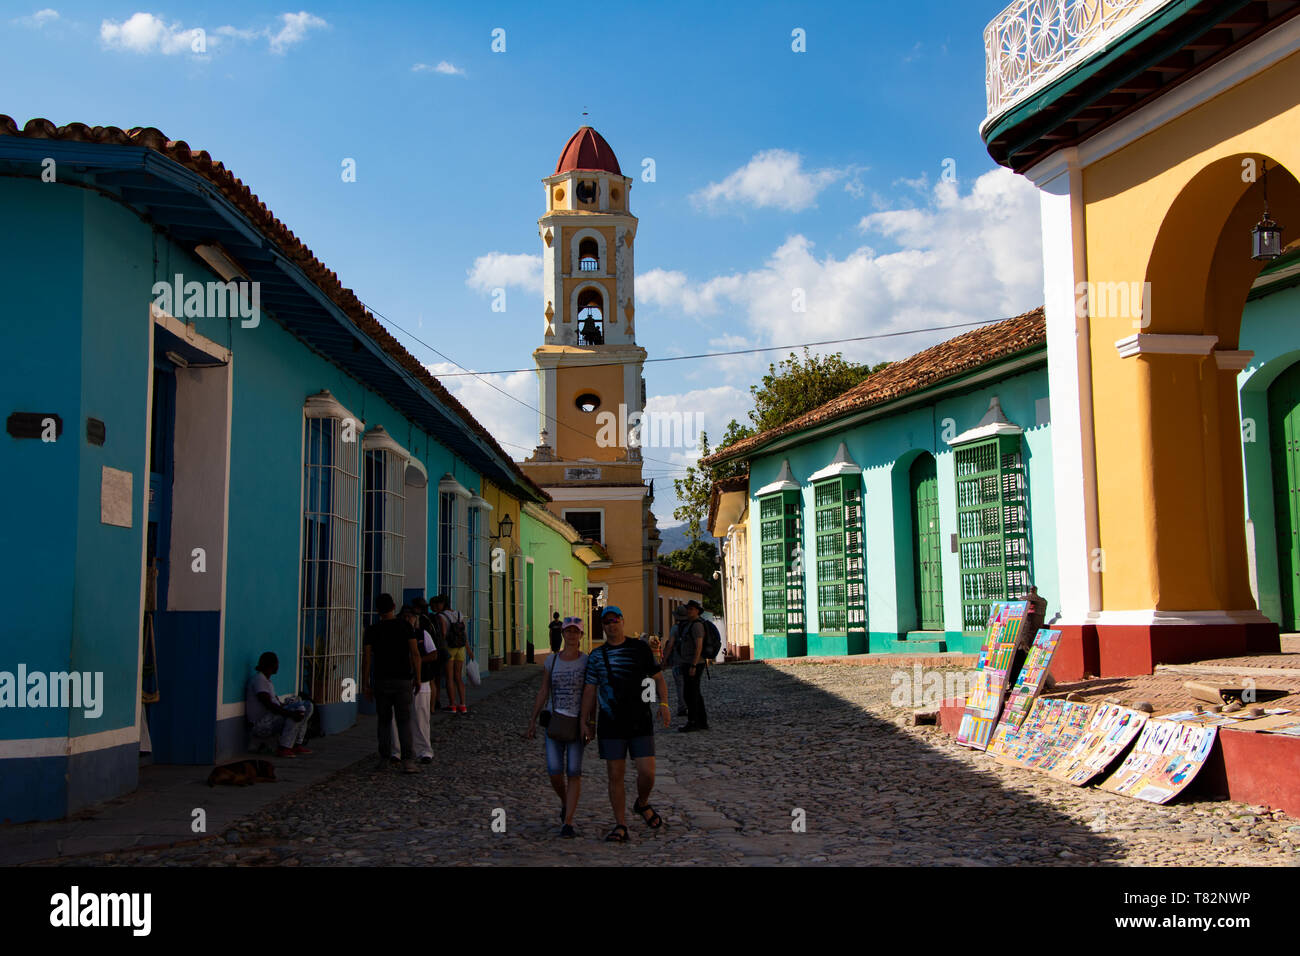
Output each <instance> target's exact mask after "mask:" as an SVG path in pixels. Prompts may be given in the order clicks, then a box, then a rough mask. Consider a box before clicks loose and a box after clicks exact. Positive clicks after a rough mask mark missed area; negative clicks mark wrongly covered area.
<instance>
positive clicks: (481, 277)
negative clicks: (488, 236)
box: [465, 252, 542, 292]
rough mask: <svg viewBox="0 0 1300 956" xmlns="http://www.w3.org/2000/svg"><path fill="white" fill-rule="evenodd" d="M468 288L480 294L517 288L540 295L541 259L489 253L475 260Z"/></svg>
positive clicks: (522, 255)
mask: <svg viewBox="0 0 1300 956" xmlns="http://www.w3.org/2000/svg"><path fill="white" fill-rule="evenodd" d="M467 275H468V278H466V279H465V284H466V285H467V286H469V287H470V288H471V289H476V290H477V291H479V292H491V291H492V290H493V289H497V288H505V287H506V286H514V287H515V288H520V289H527V290H528V291H529V292H537V291H539V290H540V289H541V287H542V257H541V256H538V255H530V254H527V253H519V254H517V255H512V254H510V253H506V252H489V253H488V254H487V255H485V256H479V257H478V258H477V259H475V260H474V265H473V266H471V267H470V270H469V272H468V273H467Z"/></svg>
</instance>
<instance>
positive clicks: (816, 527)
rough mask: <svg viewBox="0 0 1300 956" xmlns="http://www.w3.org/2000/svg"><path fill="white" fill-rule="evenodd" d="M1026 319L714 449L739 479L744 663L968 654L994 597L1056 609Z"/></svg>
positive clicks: (1034, 315)
mask: <svg viewBox="0 0 1300 956" xmlns="http://www.w3.org/2000/svg"><path fill="white" fill-rule="evenodd" d="M1051 430H1052V429H1051V404H1050V402H1049V400H1048V382H1047V348H1046V338H1045V331H1044V323H1043V312H1042V310H1041V309H1039V310H1036V311H1034V312H1030V313H1027V314H1025V315H1021V316H1018V317H1015V318H1011V319H1007V320H1005V321H1003V322H998V323H995V324H992V325H988V326H984V327H981V328H979V329H976V330H974V331H971V332H967V333H965V334H964V335H960V336H958V337H956V338H954V339H951V340H949V341H947V342H943V343H941V344H939V345H936V346H934V347H933V348H930V349H926V350H925V351H923V352H920V353H918V354H917V355H914V356H912V357H911V358H908V359H905V360H903V361H901V362H896V363H894V364H892V365H890V366H888V367H887V368H885V369H883V370H881V371H879V372H877V373H875V374H873V375H871V376H870V377H869V378H868V379H866V380H865V381H864V382H863V383H861V384H860V385H858V386H856V387H855V388H853V389H850V390H849V391H848V392H846V393H845V394H843V395H841V396H839V397H838V398H836V399H834V400H832V401H831V402H829V403H827V404H826V405H823V406H822V407H820V408H817V409H815V410H813V411H811V412H809V413H807V414H805V415H803V416H801V417H800V418H797V419H795V420H793V421H791V422H788V423H787V424H785V425H782V426H780V427H778V428H774V429H771V430H769V431H766V432H763V433H761V434H758V435H755V436H752V437H750V438H747V439H744V440H742V441H740V442H737V443H736V444H733V445H731V446H729V447H727V448H726V449H725V450H723V451H721V452H719V453H717V454H715V455H714V456H712V457H711V458H710V459H708V461H709V462H711V463H720V462H723V461H727V460H733V459H742V460H744V461H746V462H747V463H748V467H749V499H750V500H749V514H750V518H749V522H748V525H749V530H748V541H749V549H750V551H749V558H750V571H749V575H748V578H749V593H750V595H751V598H750V600H751V615H750V618H751V621H752V622H753V624H752V627H753V629H754V637H753V649H754V651H753V653H754V657H756V658H774V657H795V656H803V655H810V656H813V655H843V654H861V653H881V652H898V653H908V652H911V653H915V652H939V651H965V652H974V651H978V649H979V646H980V642H981V639H982V636H983V633H984V629H985V624H986V620H987V616H988V609H989V606H990V604H991V603H992V602H994V601H998V600H1001V599H1004V598H1006V597H1018V596H1020V595H1021V594H1023V593H1025V591H1026V590H1027V589H1028V588H1029V587H1031V586H1032V587H1037V589H1038V591H1039V593H1040V594H1041V595H1042V596H1043V597H1044V598H1045V599H1046V600H1047V602H1048V612H1047V617H1048V619H1050V618H1051V617H1052V615H1053V613H1054V611H1055V609H1056V608H1057V604H1056V602H1055V599H1054V595H1055V594H1056V589H1057V583H1056V533H1055V524H1054V514H1053V512H1054V507H1053V483H1054V479H1053V472H1052V449H1051Z"/></svg>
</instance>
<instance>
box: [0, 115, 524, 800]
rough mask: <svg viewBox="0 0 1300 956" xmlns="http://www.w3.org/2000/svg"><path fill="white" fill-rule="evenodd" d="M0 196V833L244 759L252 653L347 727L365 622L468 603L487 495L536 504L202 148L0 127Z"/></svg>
mask: <svg viewBox="0 0 1300 956" xmlns="http://www.w3.org/2000/svg"><path fill="white" fill-rule="evenodd" d="M0 173H2V174H3V175H0V210H3V214H4V219H5V222H6V223H7V224H8V225H7V228H6V229H5V230H3V231H2V232H0V280H2V281H3V285H4V287H5V292H6V294H5V296H4V304H3V306H0V308H3V310H4V315H3V322H2V323H0V336H2V337H3V338H2V340H0V345H2V347H3V352H4V354H5V356H6V362H5V368H6V371H5V375H3V376H0V402H2V403H3V406H4V415H5V417H6V434H5V435H4V437H3V438H2V439H0V441H2V442H3V445H4V453H3V463H4V468H3V472H4V489H5V495H4V512H5V513H4V516H3V522H4V528H5V540H6V545H5V547H4V549H3V553H2V555H0V562H2V570H3V574H2V577H3V580H4V581H5V582H6V595H5V596H6V601H5V604H6V614H5V621H4V624H3V627H2V628H0V821H10V822H17V821H23V820H34V819H54V818H59V817H62V816H64V815H66V814H68V813H70V812H72V811H74V810H76V809H78V808H79V807H83V806H86V805H87V804H90V803H94V802H96V801H100V800H103V799H106V798H110V797H113V796H116V795H119V794H121V793H124V792H126V791H129V790H131V789H133V788H134V787H135V786H136V782H137V775H138V767H139V764H140V759H141V757H140V752H141V750H142V749H148V750H150V752H151V754H152V760H153V761H154V762H163V763H187V764H210V763H212V762H213V761H214V760H220V759H221V758H222V757H223V756H224V755H227V754H232V753H235V752H238V751H240V750H242V749H243V748H244V746H245V739H244V734H245V725H244V718H243V714H244V704H243V699H244V686H245V681H246V679H247V677H248V675H249V674H250V673H251V671H252V668H253V666H254V664H255V663H256V661H257V659H258V656H259V655H260V654H261V653H262V652H263V651H268V650H269V651H274V652H276V653H277V655H278V656H279V659H280V670H279V673H278V674H277V675H276V676H275V678H274V682H275V686H276V690H277V692H278V693H280V694H282V695H283V694H289V693H293V692H304V693H307V694H309V695H310V696H311V697H312V699H313V700H314V701H315V702H316V705H317V708H318V710H319V712H320V714H321V725H322V730H323V731H324V732H325V733H330V732H334V731H337V730H339V729H341V728H344V727H347V726H349V725H351V724H352V723H354V721H355V717H356V713H357V710H358V707H359V705H360V704H359V702H360V700H361V699H362V698H361V694H360V687H359V681H358V676H359V675H358V667H359V657H360V639H361V632H362V629H363V627H364V626H365V624H366V623H368V622H369V621H370V620H372V619H373V618H374V616H375V612H374V603H375V598H376V597H377V596H378V595H379V594H380V593H382V592H388V593H391V594H392V595H393V596H394V597H395V598H396V599H398V601H399V602H400V601H401V600H402V599H403V598H410V597H412V596H414V595H416V594H431V593H433V592H435V591H443V592H447V593H450V594H453V595H477V594H480V593H485V592H486V589H487V585H486V584H485V583H484V582H485V581H486V579H487V576H488V573H489V571H488V554H489V548H488V544H489V540H490V536H491V535H492V534H493V533H494V532H493V530H492V528H491V527H490V526H489V510H490V509H488V508H487V506H486V502H485V501H484V499H483V498H482V497H481V496H480V491H481V488H482V483H483V482H485V481H490V482H491V483H492V484H493V485H494V486H496V487H497V488H499V489H502V490H503V491H504V492H505V493H508V494H511V495H513V496H515V497H517V498H518V499H519V500H521V501H524V502H534V503H542V502H545V501H546V500H548V499H547V496H546V495H545V493H544V492H542V491H541V490H540V489H538V488H537V487H536V486H535V485H533V484H532V483H531V482H530V481H528V479H527V478H525V477H524V476H523V474H522V473H521V472H520V471H519V469H518V468H517V467H516V466H515V465H514V463H513V462H512V461H511V459H510V457H509V456H508V455H507V454H506V453H505V452H504V451H503V450H502V449H501V448H500V446H499V445H498V444H497V443H496V442H495V441H494V440H493V438H492V437H491V435H490V434H489V433H488V432H487V431H486V430H485V429H484V428H483V427H482V426H481V425H480V424H479V423H478V422H476V421H475V420H474V419H473V418H472V416H470V414H469V413H468V412H467V411H466V410H465V409H464V408H463V407H462V406H461V405H460V404H459V403H458V402H457V401H456V400H455V399H454V398H453V397H452V396H451V395H450V394H449V393H448V392H447V391H446V390H445V389H444V388H443V387H442V386H441V385H440V384H439V383H438V382H437V380H436V379H434V378H433V377H432V376H431V375H430V374H429V373H428V372H427V371H426V370H425V369H424V367H423V366H422V365H421V364H420V362H419V361H417V360H416V359H415V358H414V357H413V356H411V355H410V354H409V353H407V352H406V351H405V350H404V349H403V348H402V347H401V346H400V345H399V344H398V342H397V341H396V340H395V339H394V338H393V337H392V336H391V335H390V334H389V333H388V332H387V331H385V330H384V328H383V327H382V326H381V325H380V324H379V322H378V321H376V319H375V318H374V316H373V315H372V314H371V313H370V311H369V310H368V309H367V308H366V307H365V306H364V305H363V304H362V302H361V301H360V300H359V299H358V298H357V297H356V296H355V295H354V294H353V293H352V292H351V291H350V290H349V289H347V288H345V287H343V286H342V285H341V284H340V282H339V280H338V277H337V276H336V275H335V274H334V273H332V272H330V271H329V270H328V269H327V268H326V267H325V266H324V265H323V264H322V263H320V262H319V261H318V260H317V259H316V258H315V257H314V256H313V255H312V253H311V251H310V250H309V249H308V248H307V247H306V246H305V245H304V244H303V243H302V242H301V241H299V240H298V239H297V237H295V236H294V235H293V233H292V232H290V231H289V230H288V229H287V228H286V227H285V226H284V224H282V223H281V222H280V221H279V220H277V219H275V218H274V216H273V215H272V214H271V213H270V212H269V211H268V210H267V209H266V207H265V206H264V205H262V204H261V203H259V202H258V200H257V197H256V196H254V195H253V194H252V193H251V192H250V191H249V189H248V187H247V186H245V185H244V184H243V183H241V182H240V181H239V180H238V179H236V178H235V177H234V176H232V175H231V174H230V172H229V171H228V170H226V169H225V168H224V167H223V166H222V165H221V164H220V163H218V162H215V161H213V160H212V159H211V157H210V156H208V155H207V154H206V153H204V152H200V151H192V150H191V149H190V148H189V147H188V146H187V145H186V144H185V143H184V142H173V141H168V140H167V139H166V137H165V136H163V135H162V134H161V133H160V132H159V131H158V130H156V129H136V130H131V131H123V130H120V129H115V128H104V127H95V128H93V129H92V128H90V127H87V126H83V125H80V124H73V125H70V126H66V127H57V128H56V127H54V126H53V125H52V124H50V123H48V122H46V121H44V120H33V121H32V122H30V123H28V124H27V125H26V126H25V127H23V128H22V129H19V128H18V127H17V126H16V125H15V123H14V122H13V120H12V119H10V118H9V117H7V116H0ZM543 570H544V569H543ZM466 603H467V604H468V603H473V604H474V605H475V606H476V608H478V609H481V610H482V612H483V613H482V614H478V613H476V611H475V610H472V609H470V608H469V607H466V616H467V618H469V619H470V630H471V640H472V641H473V642H474V643H475V645H476V646H477V647H478V648H481V649H482V651H481V653H480V654H479V657H480V659H481V661H482V662H484V664H485V666H484V667H483V671H484V673H485V674H486V673H487V667H486V661H487V658H488V650H487V648H488V641H489V639H490V635H489V628H488V624H487V621H486V615H487V607H488V602H487V601H473V602H469V601H467V602H466ZM142 699H143V700H145V701H148V702H147V703H142ZM146 740H147V741H148V742H147V743H146V742H145V741H146Z"/></svg>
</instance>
